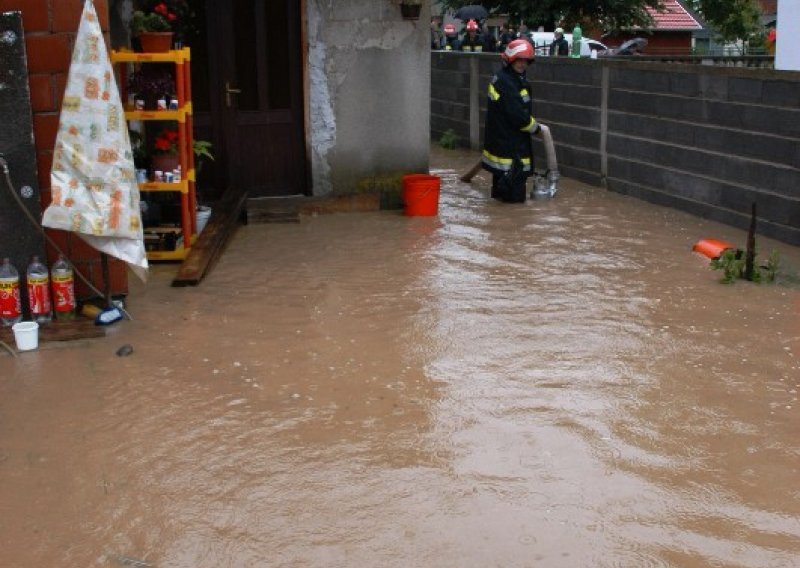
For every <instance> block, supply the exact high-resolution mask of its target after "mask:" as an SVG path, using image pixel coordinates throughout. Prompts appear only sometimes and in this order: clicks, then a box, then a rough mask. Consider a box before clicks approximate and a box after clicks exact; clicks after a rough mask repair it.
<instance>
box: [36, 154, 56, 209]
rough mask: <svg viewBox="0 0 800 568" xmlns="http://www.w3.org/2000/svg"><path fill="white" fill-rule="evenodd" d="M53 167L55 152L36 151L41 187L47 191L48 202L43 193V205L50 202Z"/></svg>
mask: <svg viewBox="0 0 800 568" xmlns="http://www.w3.org/2000/svg"><path fill="white" fill-rule="evenodd" d="M52 167H53V152H51V151H46V152H37V153H36V168H37V170H38V172H37V173H38V174H39V178H38V179H39V189H41V190H42V192H44V191H47V202H45V201H44V199H45V198H44V194H42V200H41V201H42V206H47V205H49V204H50V170H51V169H52Z"/></svg>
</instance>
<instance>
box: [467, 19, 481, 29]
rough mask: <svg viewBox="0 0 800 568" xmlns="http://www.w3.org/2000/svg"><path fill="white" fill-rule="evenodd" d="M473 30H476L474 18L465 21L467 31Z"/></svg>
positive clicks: (476, 24) (476, 23) (476, 25)
mask: <svg viewBox="0 0 800 568" xmlns="http://www.w3.org/2000/svg"><path fill="white" fill-rule="evenodd" d="M473 30H474V31H476V32H477V31H478V22H476V21H475V20H470V21H469V22H467V31H468V32H469V31H473Z"/></svg>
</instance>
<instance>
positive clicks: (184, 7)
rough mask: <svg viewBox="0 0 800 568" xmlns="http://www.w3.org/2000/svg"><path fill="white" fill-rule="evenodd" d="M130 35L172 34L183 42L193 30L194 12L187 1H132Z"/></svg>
mask: <svg viewBox="0 0 800 568" xmlns="http://www.w3.org/2000/svg"><path fill="white" fill-rule="evenodd" d="M134 10H135V11H134V13H133V19H132V20H131V24H130V26H131V34H132V35H133V36H137V35H139V34H140V33H141V32H173V33H174V34H175V39H176V40H177V41H183V40H184V39H185V37H184V36H186V34H187V32H190V31H191V30H192V29H193V25H194V24H193V18H194V10H193V9H192V6H191V5H190V3H189V2H188V1H187V0H134Z"/></svg>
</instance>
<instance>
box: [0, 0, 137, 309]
mask: <svg viewBox="0 0 800 568" xmlns="http://www.w3.org/2000/svg"><path fill="white" fill-rule="evenodd" d="M83 5H84V0H0V12H21V13H22V27H23V30H24V33H25V50H26V54H27V60H28V83H29V86H30V103H31V108H32V111H33V134H34V141H35V147H36V167H37V172H38V182H39V189H40V192H41V202H42V209H44V208H46V207H47V205H48V204H49V203H50V168H51V167H52V164H53V148H54V146H55V140H56V134H57V133H58V121H59V114H60V109H61V99H62V97H63V94H64V89H65V88H66V83H67V74H68V72H69V65H70V59H71V57H72V48H73V46H74V43H75V37H76V35H77V32H78V25H79V24H80V18H81V13H82V12H83ZM94 6H95V10H97V15H98V17H99V18H100V24H101V26H102V28H103V30H104V31H105V32H106V34H107V33H108V26H109V23H108V2H107V0H94ZM11 166H12V167H13V164H12V165H11ZM48 234H49V236H50V237H51V238H52V239H54V240H55V241H56V242H57V243H58V246H59V247H60V248H61V249H62V250H64V251H65V252H66V253H67V254H68V256H69V257H70V258H71V259H72V260H73V262H74V263H75V264H76V266H77V267H78V269H79V270H81V271H82V272H83V273H84V274H85V275H87V277H89V278H90V279H91V280H92V283H93V284H94V285H95V286H96V287H98V288H99V289H101V290H102V289H103V286H104V283H103V280H102V271H101V267H100V255H99V253H98V252H97V251H96V250H95V249H93V248H91V247H90V246H89V245H87V244H86V243H84V242H83V240H81V239H80V238H79V237H77V236H75V235H73V234H71V233H67V232H64V231H55V230H48ZM47 256H48V264H52V263H53V262H55V260H56V253H55V251H54V250H52V247H49V246H48V253H47ZM110 269H111V270H110V272H111V289H112V291H113V293H114V294H126V293H127V289H128V280H127V268H126V266H125V264H124V263H123V262H121V261H117V260H114V259H112V260H111V262H110ZM76 293H77V294H78V296H80V297H87V296H91V295H93V294H92V293H91V292H90V291H89V289H88V288H87V287H86V286H85V285H83V283H82V282H80V281H79V280H76Z"/></svg>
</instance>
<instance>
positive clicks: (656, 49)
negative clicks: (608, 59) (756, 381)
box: [601, 0, 705, 55]
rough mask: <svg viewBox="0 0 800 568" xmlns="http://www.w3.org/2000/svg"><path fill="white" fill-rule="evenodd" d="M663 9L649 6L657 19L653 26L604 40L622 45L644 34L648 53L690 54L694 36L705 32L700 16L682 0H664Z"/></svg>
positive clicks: (654, 18) (607, 37) (615, 34)
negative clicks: (681, 0)
mask: <svg viewBox="0 0 800 568" xmlns="http://www.w3.org/2000/svg"><path fill="white" fill-rule="evenodd" d="M662 2H663V9H662V10H654V9H653V8H649V7H648V8H647V12H648V13H649V14H650V16H651V17H652V18H653V25H652V27H649V28H634V29H631V30H625V31H621V32H616V33H613V34H609V35H605V36H603V38H602V40H601V41H602V42H603V43H604V44H606V45H607V46H608V47H619V46H620V45H622V44H623V43H625V42H626V41H628V40H629V39H632V38H635V37H643V38H645V39H646V40H647V48H646V49H645V53H647V54H648V55H689V54H691V53H692V49H693V47H694V41H693V40H694V38H695V37H696V36H697V35H698V34H701V35H702V34H703V32H704V30H705V26H704V25H703V23H702V20H701V19H700V17H699V16H698V15H697V14H695V13H694V12H692V11H691V10H689V9H688V8H687V7H686V6H685V5H684V4H683V3H681V2H680V1H679V0H662Z"/></svg>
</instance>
